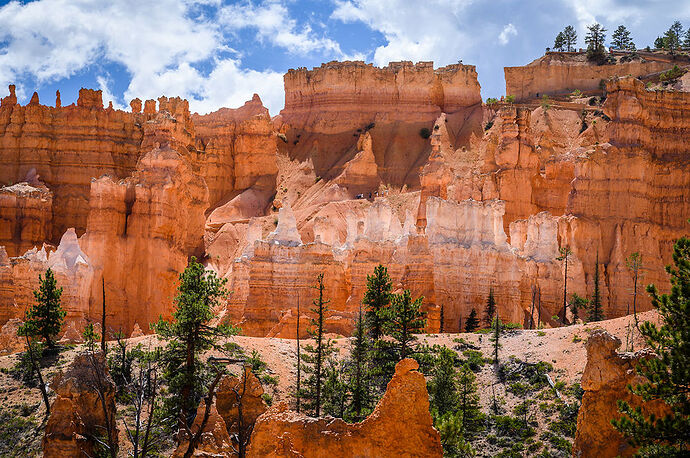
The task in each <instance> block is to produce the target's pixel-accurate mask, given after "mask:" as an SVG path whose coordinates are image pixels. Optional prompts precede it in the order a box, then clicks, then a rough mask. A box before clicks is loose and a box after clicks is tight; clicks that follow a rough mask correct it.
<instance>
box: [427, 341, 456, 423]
mask: <svg viewBox="0 0 690 458" xmlns="http://www.w3.org/2000/svg"><path fill="white" fill-rule="evenodd" d="M455 360H456V353H455V352H454V351H453V350H450V349H449V348H447V347H445V346H444V347H442V348H441V351H440V352H439V353H438V357H437V358H436V362H435V364H434V373H433V376H432V377H431V380H430V381H429V396H430V397H431V399H430V405H431V412H432V416H434V418H437V417H442V416H444V415H446V414H447V413H449V412H452V411H454V410H455V409H456V408H457V404H458V399H459V398H458V386H457V378H458V377H457V372H456V370H455Z"/></svg>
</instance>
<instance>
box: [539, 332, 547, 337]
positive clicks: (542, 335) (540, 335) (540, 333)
mask: <svg viewBox="0 0 690 458" xmlns="http://www.w3.org/2000/svg"><path fill="white" fill-rule="evenodd" d="M537 335H538V336H539V337H544V336H545V335H546V333H545V332H544V331H537Z"/></svg>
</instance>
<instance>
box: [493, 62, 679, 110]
mask: <svg viewBox="0 0 690 458" xmlns="http://www.w3.org/2000/svg"><path fill="white" fill-rule="evenodd" d="M646 57H647V58H648V59H651V60H645V59H639V60H633V61H631V62H618V63H616V64H615V65H611V64H608V65H597V64H596V63H591V62H588V61H587V56H586V54H585V53H558V52H552V53H547V54H546V55H544V56H543V57H540V58H539V59H537V60H535V61H534V62H531V63H529V64H528V65H525V66H523V67H505V77H506V94H507V95H514V96H515V97H516V98H517V100H518V101H523V100H527V99H531V98H534V97H540V96H542V95H544V94H546V95H558V94H569V93H571V92H573V91H574V90H576V89H579V90H580V91H583V92H584V91H599V92H601V89H602V87H600V84H601V81H602V80H605V79H608V78H610V77H612V76H624V75H632V76H635V77H637V76H642V75H647V74H649V73H654V72H659V71H662V70H666V69H668V68H671V67H673V63H671V62H670V61H669V60H667V59H663V60H661V59H660V60H656V58H655V57H654V56H646Z"/></svg>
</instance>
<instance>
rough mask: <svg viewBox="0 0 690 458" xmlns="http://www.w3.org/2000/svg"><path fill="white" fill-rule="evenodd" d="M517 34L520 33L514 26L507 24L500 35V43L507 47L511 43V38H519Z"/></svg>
mask: <svg viewBox="0 0 690 458" xmlns="http://www.w3.org/2000/svg"><path fill="white" fill-rule="evenodd" d="M517 34H518V31H517V29H516V28H515V26H514V25H513V24H506V26H505V27H503V30H502V31H501V33H500V34H499V35H498V42H499V43H501V44H502V45H504V46H505V45H507V44H508V42H509V41H510V37H514V36H517Z"/></svg>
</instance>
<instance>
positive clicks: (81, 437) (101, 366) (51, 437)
mask: <svg viewBox="0 0 690 458" xmlns="http://www.w3.org/2000/svg"><path fill="white" fill-rule="evenodd" d="M51 388H52V389H53V390H54V391H55V394H56V398H55V400H54V401H53V403H52V404H51V406H50V417H49V418H48V423H47V424H46V428H45V435H44V436H43V456H44V457H46V458H58V457H59V458H66V457H74V458H78V457H82V456H85V455H86V456H95V446H96V444H97V442H96V438H98V439H99V440H102V438H103V436H106V435H107V434H108V432H109V434H110V436H111V437H112V438H113V442H114V443H115V444H117V440H118V430H117V426H116V424H115V385H114V384H113V381H112V380H111V378H110V375H109V374H108V368H107V367H106V365H105V360H104V357H103V355H102V354H96V355H90V354H81V355H78V356H77V357H76V358H75V359H74V361H72V363H71V364H70V365H69V366H68V368H67V369H66V370H65V371H64V372H60V373H58V375H56V376H55V379H54V380H53V382H52V383H51ZM99 392H100V395H102V397H103V398H102V399H103V401H102V400H101V397H100V396H99ZM104 404H105V408H104ZM104 442H106V443H107V440H106V441H104Z"/></svg>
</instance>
